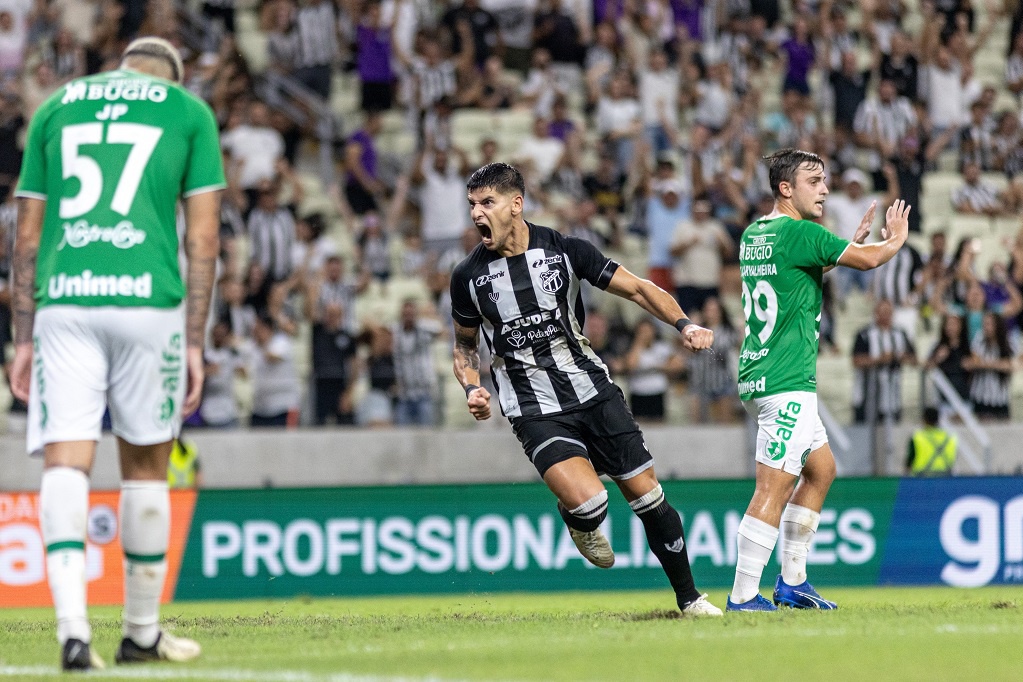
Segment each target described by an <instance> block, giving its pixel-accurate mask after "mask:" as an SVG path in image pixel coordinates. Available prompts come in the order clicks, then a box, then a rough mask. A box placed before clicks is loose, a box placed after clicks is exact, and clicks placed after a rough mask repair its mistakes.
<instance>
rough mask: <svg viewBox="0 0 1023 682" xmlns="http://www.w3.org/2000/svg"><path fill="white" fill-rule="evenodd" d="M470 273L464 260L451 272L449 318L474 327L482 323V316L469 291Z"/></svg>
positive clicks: (465, 325) (462, 324) (464, 325)
mask: <svg viewBox="0 0 1023 682" xmlns="http://www.w3.org/2000/svg"><path fill="white" fill-rule="evenodd" d="M470 275H471V273H470V272H469V267H468V265H467V264H466V263H465V261H463V262H462V263H459V264H458V265H457V266H456V267H455V270H454V272H452V273H451V285H450V292H451V318H452V319H453V320H454V321H455V322H457V323H458V324H460V325H461V326H463V327H471V328H475V327H479V326H480V325H481V324H482V323H483V317H482V316H481V315H480V311H479V309H478V308H477V307H476V304H475V303H474V302H473V300H472V294H471V293H469V286H470V281H471V277H470Z"/></svg>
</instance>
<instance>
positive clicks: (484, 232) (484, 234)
mask: <svg viewBox="0 0 1023 682" xmlns="http://www.w3.org/2000/svg"><path fill="white" fill-rule="evenodd" d="M476 229H477V230H478V231H479V233H480V237H481V238H482V239H483V241H485V242H490V241H492V239H491V237H492V235H491V232H490V226H489V225H484V224H483V223H476Z"/></svg>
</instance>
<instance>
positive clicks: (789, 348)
mask: <svg viewBox="0 0 1023 682" xmlns="http://www.w3.org/2000/svg"><path fill="white" fill-rule="evenodd" d="M848 246H849V242H848V241H846V240H845V239H842V238H840V237H836V236H835V235H834V234H832V233H831V232H828V231H827V230H826V229H824V228H823V227H821V226H820V225H818V224H817V223H813V222H810V221H808V220H795V219H793V218H790V217H789V216H784V215H783V216H778V217H775V218H771V219H768V218H761V219H760V220H758V221H756V222H755V223H753V224H752V225H750V226H749V227H747V228H746V231H745V232H743V234H742V240H741V241H740V242H739V267H740V271H741V275H742V310H743V314H744V315H745V317H746V336H745V338H744V340H743V342H742V351H741V353H740V355H739V398H741V399H742V400H752V399H753V398H762V397H764V396H768V395H775V394H777V393H784V392H787V391H816V390H817V347H818V344H819V339H820V326H821V281H822V278H823V276H824V267H826V266H828V265H835V264H836V263H838V259H839V258H841V256H842V253H843V252H844V251H845V250H846V248H847V247H848Z"/></svg>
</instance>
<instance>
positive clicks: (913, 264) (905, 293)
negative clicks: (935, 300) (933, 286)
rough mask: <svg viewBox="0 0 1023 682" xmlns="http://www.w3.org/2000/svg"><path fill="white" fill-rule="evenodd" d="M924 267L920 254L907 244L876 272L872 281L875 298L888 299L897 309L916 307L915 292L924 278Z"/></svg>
mask: <svg viewBox="0 0 1023 682" xmlns="http://www.w3.org/2000/svg"><path fill="white" fill-rule="evenodd" d="M923 267H924V264H923V259H922V258H921V257H920V253H919V252H918V251H917V250H916V249H914V248H913V247H912V246H910V245H909V244H906V245H905V247H903V248H902V249H900V250H899V252H898V253H897V254H895V257H894V258H892V259H891V260H890V261H888V262H887V263H885V264H884V265H882V266H881V267H879V268H878V269H877V270H876V271H875V272H874V277H873V279H872V280H871V287H872V288H873V290H874V297H875V298H877V299H882V298H884V299H888V300H889V301H891V302H892V305H894V306H895V307H897V308H899V307H904V306H911V305H915V304H916V300H915V299H916V297H915V296H914V295H913V290H914V289H915V288H916V285H917V284H918V283H919V282H920V278H921V277H922V276H923Z"/></svg>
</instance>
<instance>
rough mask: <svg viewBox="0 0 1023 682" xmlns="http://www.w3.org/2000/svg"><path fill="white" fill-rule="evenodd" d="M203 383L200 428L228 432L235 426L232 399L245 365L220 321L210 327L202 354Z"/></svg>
mask: <svg viewBox="0 0 1023 682" xmlns="http://www.w3.org/2000/svg"><path fill="white" fill-rule="evenodd" d="M203 358H204V361H205V366H206V380H205V382H204V383H203V389H202V404H201V405H200V406H199V415H200V416H201V417H202V422H203V426H208V427H211V428H218V429H230V428H235V427H237V426H238V404H237V401H236V399H235V395H234V380H235V377H236V376H244V374H245V361H244V358H243V356H242V354H241V353H240V352H239V350H238V347H237V344H236V341H235V339H234V337H232V336H231V324H230V323H229V322H228V321H227V320H220V321H219V322H217V323H216V324H215V325H213V330H212V331H211V333H210V345H209V347H208V348H207V349H206V351H205V353H204V354H203Z"/></svg>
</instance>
